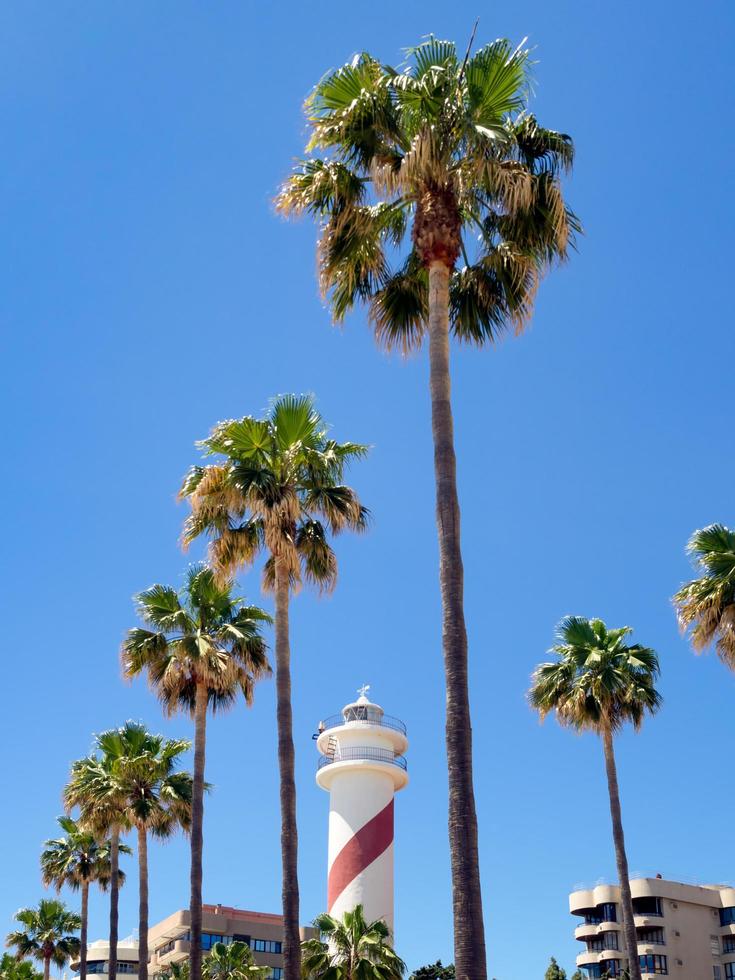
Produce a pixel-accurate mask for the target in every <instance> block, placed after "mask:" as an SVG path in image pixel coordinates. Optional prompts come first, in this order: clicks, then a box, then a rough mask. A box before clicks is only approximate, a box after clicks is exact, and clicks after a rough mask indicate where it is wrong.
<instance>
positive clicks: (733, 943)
mask: <svg viewBox="0 0 735 980" xmlns="http://www.w3.org/2000/svg"><path fill="white" fill-rule="evenodd" d="M722 952H723V953H735V936H723V937H722Z"/></svg>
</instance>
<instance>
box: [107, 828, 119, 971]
mask: <svg viewBox="0 0 735 980" xmlns="http://www.w3.org/2000/svg"><path fill="white" fill-rule="evenodd" d="M119 864H120V828H119V827H118V826H113V827H112V828H111V829H110V966H109V974H110V980H116V977H117V919H118V901H119V898H120V880H119V876H118V868H119Z"/></svg>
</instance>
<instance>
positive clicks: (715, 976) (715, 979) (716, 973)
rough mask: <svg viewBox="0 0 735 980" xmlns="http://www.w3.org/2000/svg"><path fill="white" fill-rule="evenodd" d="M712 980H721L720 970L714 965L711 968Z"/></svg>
mask: <svg viewBox="0 0 735 980" xmlns="http://www.w3.org/2000/svg"><path fill="white" fill-rule="evenodd" d="M712 980H722V970H721V969H720V967H719V966H717V965H716V964H715V966H713V967H712Z"/></svg>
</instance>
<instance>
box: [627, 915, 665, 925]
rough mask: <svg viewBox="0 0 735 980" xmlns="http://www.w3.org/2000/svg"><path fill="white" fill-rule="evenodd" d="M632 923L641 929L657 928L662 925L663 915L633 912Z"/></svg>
mask: <svg viewBox="0 0 735 980" xmlns="http://www.w3.org/2000/svg"><path fill="white" fill-rule="evenodd" d="M633 924H634V925H635V927H636V929H642V928H646V927H647V928H649V929H658V928H661V926H662V925H663V916H662V915H653V914H652V913H650V912H647V913H639V912H634V913H633Z"/></svg>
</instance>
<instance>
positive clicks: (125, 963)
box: [87, 960, 138, 973]
mask: <svg viewBox="0 0 735 980" xmlns="http://www.w3.org/2000/svg"><path fill="white" fill-rule="evenodd" d="M109 967H110V964H109V962H108V961H107V960H91V961H89V962H88V963H87V973H109V972H110V969H109ZM117 972H118V973H137V972H138V964H137V963H136V962H135V961H134V960H118V961H117Z"/></svg>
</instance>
